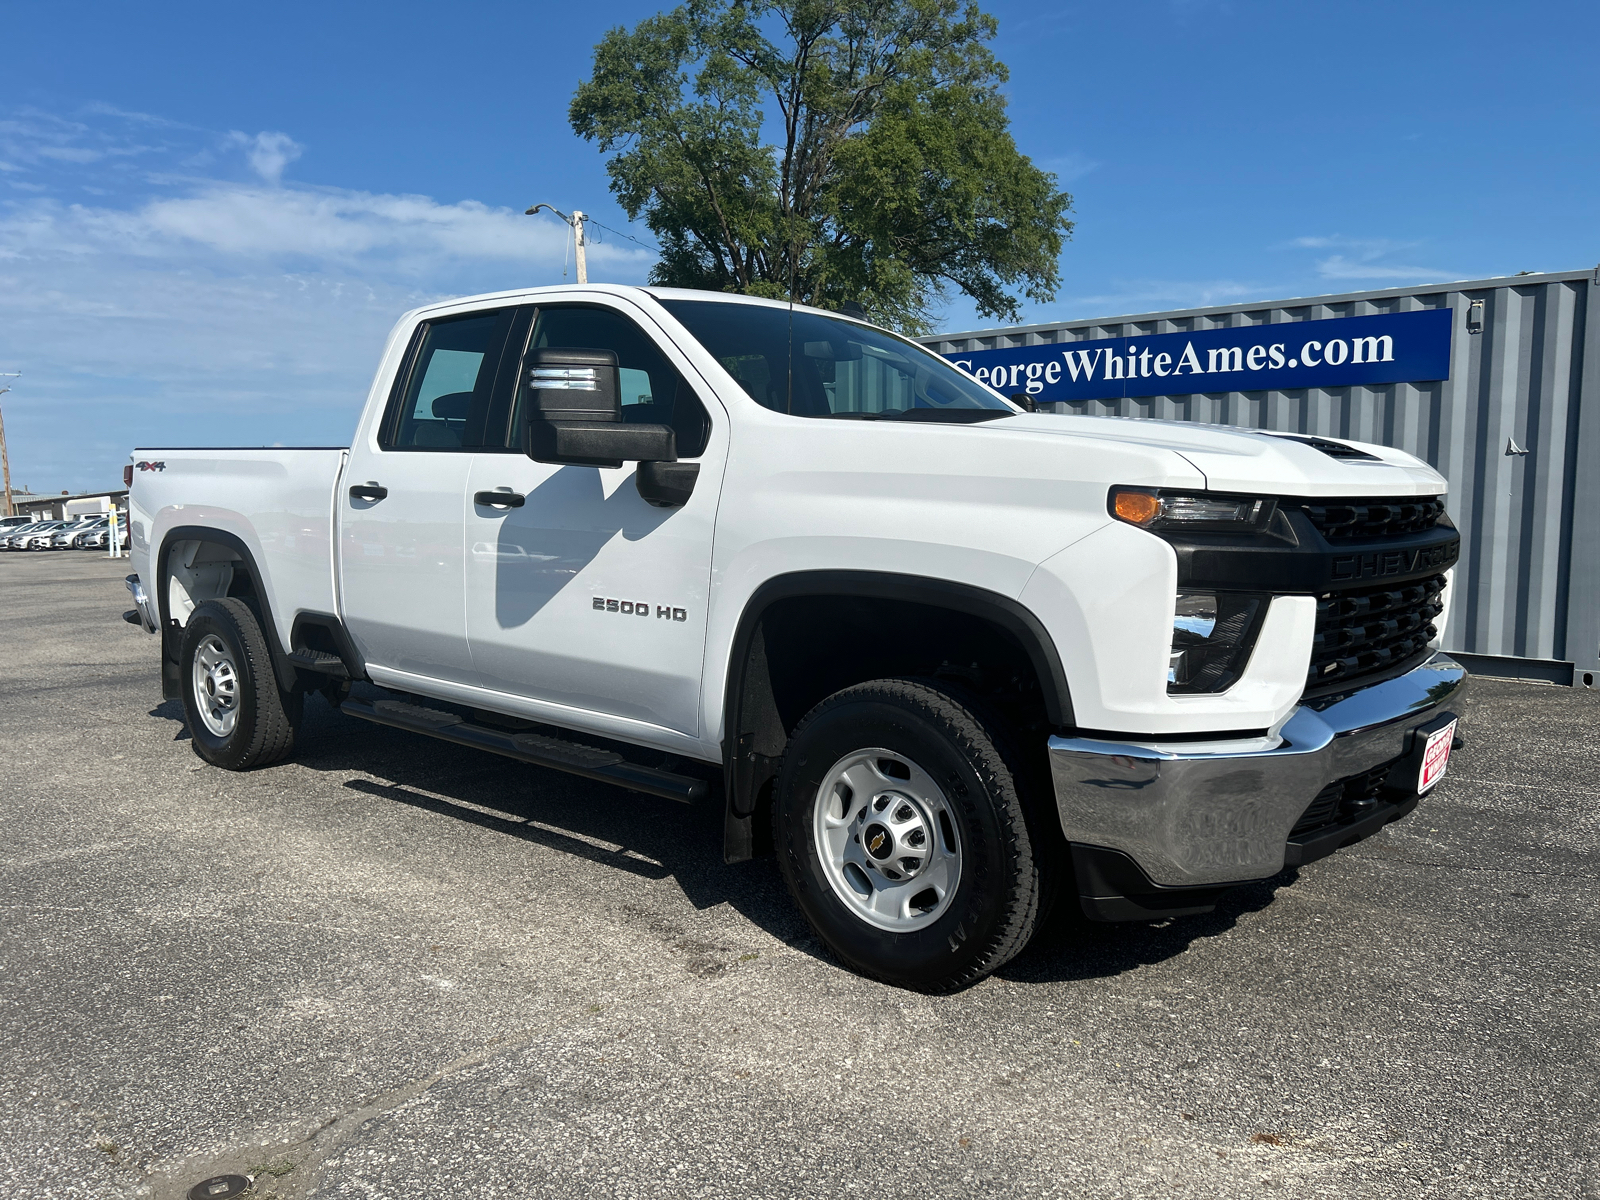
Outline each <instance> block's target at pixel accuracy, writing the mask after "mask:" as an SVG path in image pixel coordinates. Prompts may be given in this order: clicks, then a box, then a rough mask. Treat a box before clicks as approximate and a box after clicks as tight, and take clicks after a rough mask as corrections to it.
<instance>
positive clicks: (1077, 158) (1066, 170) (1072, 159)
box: [1036, 151, 1100, 183]
mask: <svg viewBox="0 0 1600 1200" xmlns="http://www.w3.org/2000/svg"><path fill="white" fill-rule="evenodd" d="M1036 165H1037V166H1038V167H1039V168H1040V169H1042V170H1045V171H1049V172H1051V173H1052V174H1053V175H1055V177H1056V178H1057V179H1059V180H1060V181H1061V182H1062V183H1071V182H1072V181H1073V180H1075V179H1082V178H1083V177H1084V176H1085V175H1087V174H1089V172H1091V171H1095V170H1098V169H1099V167H1100V163H1099V161H1098V160H1097V159H1093V158H1090V157H1089V156H1088V155H1087V154H1079V153H1077V152H1076V151H1074V152H1073V153H1071V154H1058V155H1056V156H1055V157H1053V158H1042V159H1039V160H1038V161H1037V163H1036Z"/></svg>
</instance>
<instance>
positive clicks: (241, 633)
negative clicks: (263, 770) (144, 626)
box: [178, 596, 303, 771]
mask: <svg viewBox="0 0 1600 1200" xmlns="http://www.w3.org/2000/svg"><path fill="white" fill-rule="evenodd" d="M178 661H179V678H180V679H181V680H182V682H183V712H184V716H185V717H186V718H187V719H188V722H189V738H190V742H191V744H192V745H193V746H194V750H195V753H196V754H198V755H199V756H200V757H201V758H203V759H205V760H206V761H207V762H209V763H214V764H216V765H217V766H219V767H225V768H227V769H228V770H230V771H244V770H248V769H249V768H251V767H260V766H265V765H266V764H268V763H274V762H277V761H279V760H280V759H283V758H287V757H288V755H289V754H290V753H291V752H292V751H293V750H294V734H295V726H296V725H297V724H298V723H299V716H300V705H301V702H302V699H303V698H302V697H301V696H299V695H294V696H285V695H284V694H282V693H281V692H280V691H279V690H278V679H277V676H276V675H275V674H274V672H273V669H272V656H271V653H270V652H269V651H268V649H267V639H266V637H265V636H264V635H263V634H262V632H261V625H260V623H259V622H258V621H257V620H256V617H255V613H253V612H251V611H250V606H249V605H247V604H246V603H245V602H244V601H243V600H239V599H236V598H234V597H232V596H229V597H226V598H224V599H221V600H207V601H206V602H205V603H203V604H201V605H199V606H198V607H197V608H196V609H195V610H194V612H192V613H190V614H189V621H188V624H186V625H185V626H184V627H183V642H182V645H181V647H180V649H179V652H178Z"/></svg>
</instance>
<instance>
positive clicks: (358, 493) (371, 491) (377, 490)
mask: <svg viewBox="0 0 1600 1200" xmlns="http://www.w3.org/2000/svg"><path fill="white" fill-rule="evenodd" d="M388 494H389V489H388V488H386V487H383V486H381V485H379V484H377V483H375V482H373V481H372V480H370V479H369V480H367V481H366V482H365V483H357V484H354V485H352V487H351V488H350V499H352V500H382V499H383V498H384V497H385V496H387V495H388Z"/></svg>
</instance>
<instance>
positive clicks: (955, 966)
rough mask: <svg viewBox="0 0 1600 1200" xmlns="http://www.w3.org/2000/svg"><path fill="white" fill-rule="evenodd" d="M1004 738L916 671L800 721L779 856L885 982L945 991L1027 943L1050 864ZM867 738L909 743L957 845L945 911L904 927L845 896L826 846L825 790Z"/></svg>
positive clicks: (829, 927) (854, 957)
mask: <svg viewBox="0 0 1600 1200" xmlns="http://www.w3.org/2000/svg"><path fill="white" fill-rule="evenodd" d="M1002 744H1003V743H1002V742H1001V741H1000V739H999V738H997V737H996V736H995V734H994V733H992V732H991V731H990V730H989V729H988V728H987V727H986V726H985V724H984V722H983V721H982V720H980V719H979V718H978V717H977V716H975V715H974V714H973V712H972V711H971V710H970V709H969V708H968V707H966V706H965V705H963V704H962V703H961V702H960V701H958V700H957V699H956V698H955V697H954V696H952V695H951V694H949V693H948V692H946V691H944V690H943V689H941V688H939V687H937V686H935V685H932V684H929V683H927V682H923V681H920V680H909V679H881V680H875V681H873V682H870V683H863V684H857V685H856V686H854V687H850V688H846V689H844V690H843V691H840V692H836V693H835V694H833V695H832V696H829V697H828V698H827V699H826V700H824V701H823V702H822V703H821V704H819V705H817V707H816V708H814V709H812V710H811V712H810V713H808V714H807V715H806V717H805V718H804V720H802V721H801V722H800V724H799V725H798V726H797V727H796V729H795V731H794V736H793V737H792V738H791V739H790V741H789V746H788V749H787V750H786V751H785V754H784V759H783V763H782V767H781V769H780V771H779V775H778V783H777V787H776V789H775V790H774V798H773V807H774V812H773V833H774V836H775V839H776V841H777V847H778V861H779V867H780V869H781V870H782V872H783V876H784V880H785V882H786V883H787V884H788V886H789V891H790V894H791V895H793V897H794V899H795V903H796V904H798V905H799V906H800V910H801V912H803V913H804V914H805V917H806V920H807V921H808V922H810V924H811V927H812V929H814V930H815V931H816V933H817V936H818V937H820V938H821V939H822V940H823V941H824V942H825V943H826V944H827V945H828V947H829V948H830V949H831V950H832V951H833V952H834V953H835V954H837V955H838V956H839V957H840V958H841V959H843V960H844V961H845V962H846V963H847V964H848V965H849V966H851V967H852V968H854V969H855V970H857V971H859V972H861V973H862V974H864V975H869V976H872V977H874V978H876V979H880V980H882V981H884V982H885V983H891V984H895V985H897V986H900V987H907V988H914V989H916V990H919V991H928V992H945V991H951V990H954V989H957V988H961V987H965V986H967V985H968V984H971V983H975V982H977V981H978V980H979V979H982V978H983V977H984V976H986V975H988V974H989V973H991V972H992V971H994V970H996V969H998V968H999V967H1000V966H1002V965H1004V964H1005V963H1006V962H1007V961H1008V960H1009V959H1010V958H1011V957H1012V956H1013V955H1015V954H1016V953H1017V952H1018V951H1019V950H1021V949H1022V948H1023V946H1025V945H1026V944H1027V942H1028V939H1029V937H1031V936H1032V934H1033V930H1034V926H1035V923H1036V922H1037V920H1038V917H1039V905H1040V901H1041V898H1042V896H1043V890H1044V888H1043V883H1044V881H1043V879H1042V878H1041V876H1042V875H1043V874H1044V871H1043V870H1042V866H1043V864H1042V863H1041V857H1042V856H1041V855H1039V854H1037V853H1036V851H1035V843H1036V841H1038V840H1040V839H1036V838H1034V837H1032V836H1030V833H1029V828H1028V821H1027V814H1026V811H1025V805H1024V801H1023V797H1022V796H1021V795H1020V794H1019V790H1018V771H1017V770H1016V768H1015V765H1014V763H1013V762H1011V761H1010V756H1009V755H1008V754H1007V753H1006V752H1004V751H1003V749H1002ZM868 748H882V749H885V750H889V751H892V752H894V753H896V754H903V755H905V756H906V759H907V760H908V761H910V762H912V763H914V764H916V765H917V766H918V767H919V768H920V769H921V770H923V771H925V772H926V773H927V774H928V775H929V776H930V777H931V778H932V779H933V780H934V781H936V782H937V783H938V784H939V786H941V787H942V788H943V789H944V798H943V803H944V804H945V805H946V806H947V809H946V811H947V812H948V813H949V814H950V815H951V816H952V817H953V818H954V820H953V825H954V830H953V832H954V833H955V837H956V841H957V843H958V844H959V846H960V852H961V858H960V873H959V877H958V882H957V883H956V885H955V887H954V890H953V893H952V894H951V896H950V899H949V900H948V901H947V902H946V906H945V907H944V909H943V910H942V912H938V913H937V914H935V913H934V912H930V913H929V920H928V922H927V923H926V924H922V925H920V926H917V927H914V928H909V929H906V930H903V931H895V930H890V929H886V928H879V927H878V926H876V925H874V924H871V923H869V921H868V920H867V919H865V918H864V917H863V916H861V915H858V913H857V911H855V910H853V909H852V907H851V906H849V905H847V904H846V903H845V901H844V900H842V899H841V898H840V894H839V893H838V892H837V891H836V890H835V887H836V885H835V884H834V883H832V882H830V878H829V874H828V871H827V870H826V869H825V868H824V866H823V862H822V857H821V851H820V850H819V848H818V839H819V837H820V836H822V835H820V834H819V833H818V832H817V828H818V827H817V826H816V825H815V824H814V822H815V821H816V819H817V818H816V808H817V804H818V803H819V800H820V797H819V790H820V789H821V788H822V786H823V784H824V782H825V781H826V780H827V779H828V778H829V776H830V773H831V772H832V771H833V770H834V768H835V766H836V765H838V764H840V763H842V762H844V761H845V760H846V759H848V758H849V757H850V756H851V755H853V754H856V753H859V752H860V751H862V750H865V749H868ZM849 811H850V803H848V802H847V803H845V805H844V813H845V815H846V816H848V814H849ZM863 814H864V810H863ZM861 819H865V815H863V817H860V818H858V820H861ZM862 832H863V833H866V832H868V831H867V829H866V828H865V827H863V830H862ZM856 840H857V841H858V842H859V838H857V839H856ZM857 874H858V875H862V873H861V872H859V871H858V872H857ZM885 886H886V887H888V886H890V885H887V884H886V885H885Z"/></svg>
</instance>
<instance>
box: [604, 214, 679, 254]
mask: <svg viewBox="0 0 1600 1200" xmlns="http://www.w3.org/2000/svg"><path fill="white" fill-rule="evenodd" d="M586 219H587V220H588V222H589V224H591V225H599V226H600V228H601V229H604V230H605V231H606V232H607V233H614V234H616V235H617V236H618V237H620V238H627V239H628V240H629V241H630V242H632V243H633V244H634V245H635V246H643V247H644V248H645V249H646V250H649V251H651V252H652V253H654V254H660V253H661V247H660V246H652V245H651V244H650V243H649V242H641V241H640V240H639V239H638V238H636V237H634V236H633V234H631V233H623V232H622V230H620V229H613V228H611V226H609V225H604V224H601V223H600V222H599V221H596V220H595V219H594V218H593V217H588V218H586ZM599 240H600V239H599V238H596V239H595V241H599Z"/></svg>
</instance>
